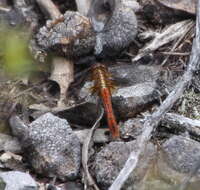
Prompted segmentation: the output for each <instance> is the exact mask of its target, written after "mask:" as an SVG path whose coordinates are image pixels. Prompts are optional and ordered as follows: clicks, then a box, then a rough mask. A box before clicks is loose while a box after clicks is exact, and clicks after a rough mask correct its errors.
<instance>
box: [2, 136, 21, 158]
mask: <svg viewBox="0 0 200 190" xmlns="http://www.w3.org/2000/svg"><path fill="white" fill-rule="evenodd" d="M0 151H5V152H6V151H10V152H13V153H16V154H17V153H21V152H22V149H21V145H20V143H19V141H18V140H17V138H14V137H12V136H10V135H6V134H2V133H0Z"/></svg>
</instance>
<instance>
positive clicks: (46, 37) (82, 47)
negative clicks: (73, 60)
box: [37, 11, 95, 57]
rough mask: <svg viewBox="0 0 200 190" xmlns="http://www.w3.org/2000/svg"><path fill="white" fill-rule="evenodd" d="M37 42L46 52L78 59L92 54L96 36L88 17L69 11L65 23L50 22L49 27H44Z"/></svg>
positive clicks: (65, 16)
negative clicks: (77, 57)
mask: <svg viewBox="0 0 200 190" xmlns="http://www.w3.org/2000/svg"><path fill="white" fill-rule="evenodd" d="M50 23H51V24H50ZM48 25H50V26H48ZM37 41H38V44H39V45H40V46H41V47H42V48H44V49H46V50H54V51H57V52H58V53H60V54H62V55H65V56H66V55H71V56H75V57H76V56H81V55H85V54H89V53H91V51H92V49H93V47H94V45H95V36H94V34H93V31H92V26H91V24H90V22H89V19H88V18H87V17H84V16H83V15H81V14H80V13H79V12H74V11H67V12H65V14H64V19H63V21H61V22H58V23H56V24H54V22H53V21H52V22H51V21H48V22H47V26H44V27H42V28H41V29H40V31H39V33H38V34H37ZM72 43H73V45H72ZM69 48H70V49H69Z"/></svg>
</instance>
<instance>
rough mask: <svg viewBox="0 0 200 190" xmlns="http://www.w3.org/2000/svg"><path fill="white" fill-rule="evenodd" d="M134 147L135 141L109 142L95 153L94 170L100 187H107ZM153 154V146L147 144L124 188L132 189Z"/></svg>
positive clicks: (140, 178) (141, 176)
mask: <svg viewBox="0 0 200 190" xmlns="http://www.w3.org/2000/svg"><path fill="white" fill-rule="evenodd" d="M136 148H137V143H136V141H131V142H128V143H124V142H111V143H110V144H108V145H106V146H105V147H104V148H103V149H102V150H101V151H100V152H99V153H97V155H96V158H95V161H94V167H95V170H94V172H95V177H96V179H97V182H98V183H99V185H101V188H102V189H105V190H106V189H108V187H109V186H110V185H111V184H112V183H113V181H114V179H115V178H116V177H117V175H118V174H119V172H120V170H121V169H122V167H123V166H124V164H125V162H126V160H127V159H128V157H129V154H130V152H131V151H133V150H134V149H136ZM154 154H155V148H154V146H153V144H148V145H147V149H146V151H145V153H144V155H143V156H142V157H141V160H140V162H139V163H138V168H137V169H136V171H135V172H134V173H132V174H131V176H130V177H129V179H128V181H127V183H126V184H125V187H124V188H125V189H128V188H130V189H133V187H134V184H136V183H139V181H141V180H142V179H143V177H144V176H145V173H146V171H147V170H148V167H149V165H150V161H152V160H153V159H154Z"/></svg>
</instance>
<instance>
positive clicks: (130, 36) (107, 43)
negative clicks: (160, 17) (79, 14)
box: [89, 0, 139, 58]
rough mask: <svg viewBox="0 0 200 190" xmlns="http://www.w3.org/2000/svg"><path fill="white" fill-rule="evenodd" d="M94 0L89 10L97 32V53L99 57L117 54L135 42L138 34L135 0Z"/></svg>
mask: <svg viewBox="0 0 200 190" xmlns="http://www.w3.org/2000/svg"><path fill="white" fill-rule="evenodd" d="M126 2H127V1H123V0H118V1H115V0H108V1H106V3H105V2H104V1H98V0H94V1H93V3H92V4H91V7H90V10H89V17H90V19H91V22H92V25H93V28H94V30H95V31H96V32H97V35H96V44H95V54H96V55H97V56H98V57H101V58H102V57H112V56H116V55H117V53H119V52H120V51H121V50H123V49H124V48H126V47H128V46H129V44H130V43H132V42H133V40H134V39H135V36H136V34H137V19H136V15H135V9H134V8H133V7H137V6H139V5H138V4H137V5H136V2H135V1H131V2H132V4H131V2H129V4H127V3H126Z"/></svg>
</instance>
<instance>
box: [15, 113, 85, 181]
mask: <svg viewBox="0 0 200 190" xmlns="http://www.w3.org/2000/svg"><path fill="white" fill-rule="evenodd" d="M15 120H17V119H16V118H15ZM12 123H14V122H12ZM18 123H20V122H18ZM11 127H12V129H13V128H14V130H15V135H17V134H18V135H19V136H18V137H19V138H21V140H22V145H23V148H24V149H25V151H26V156H27V160H28V161H29V162H30V164H31V165H32V167H33V168H34V169H35V171H36V172H37V173H41V174H43V175H45V176H49V177H52V176H57V177H58V178H60V179H61V180H65V179H74V178H76V177H77V176H78V172H79V168H80V154H81V152H80V142H79V139H78V137H77V136H76V135H75V134H74V133H73V131H72V129H71V128H70V126H69V124H68V122H67V121H66V120H64V119H60V118H58V117H56V116H54V115H53V114H51V113H46V114H44V115H43V116H41V117H39V118H38V119H36V120H35V121H34V122H32V123H31V124H30V126H29V128H27V129H26V127H25V126H24V125H22V124H21V125H18V126H14V125H11ZM20 127H22V129H21V128H20ZM18 131H19V133H17V132H18ZM23 133H24V135H23ZM22 137H23V138H22Z"/></svg>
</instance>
